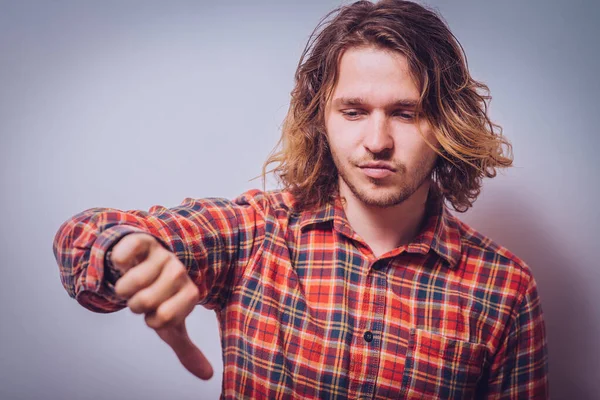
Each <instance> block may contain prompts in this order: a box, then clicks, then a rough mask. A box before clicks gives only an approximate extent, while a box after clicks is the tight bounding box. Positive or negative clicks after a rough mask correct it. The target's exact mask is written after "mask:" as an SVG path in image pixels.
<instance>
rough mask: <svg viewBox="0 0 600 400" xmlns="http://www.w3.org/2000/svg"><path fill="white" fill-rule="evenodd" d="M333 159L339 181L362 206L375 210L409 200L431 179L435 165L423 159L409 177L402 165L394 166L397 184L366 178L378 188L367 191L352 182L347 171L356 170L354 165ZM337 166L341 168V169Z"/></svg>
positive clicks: (432, 161)
mask: <svg viewBox="0 0 600 400" xmlns="http://www.w3.org/2000/svg"><path fill="white" fill-rule="evenodd" d="M333 157H334V162H335V164H336V166H338V167H337V170H338V174H339V177H340V179H341V180H343V181H344V183H345V184H346V186H348V188H349V189H350V191H351V192H352V194H353V195H354V196H355V197H356V198H357V199H358V200H359V201H360V202H362V203H363V204H365V205H367V206H370V207H376V208H389V207H393V206H396V205H398V204H401V203H403V202H404V201H406V199H408V198H410V196H412V195H413V194H414V193H415V192H416V191H417V189H419V188H420V187H421V185H423V184H424V183H425V182H426V181H427V180H429V179H430V178H431V176H432V171H433V167H434V164H435V159H433V160H430V159H428V158H423V159H421V160H420V162H419V163H418V164H417V167H416V168H415V170H414V172H413V173H412V174H410V175H409V174H408V173H407V169H406V166H404V165H403V164H400V165H398V164H396V165H395V167H396V169H397V170H396V174H399V175H400V183H397V184H395V185H394V186H392V185H390V184H387V185H384V184H382V181H381V180H379V179H373V178H368V180H369V182H370V183H371V184H374V185H375V186H376V187H380V188H376V189H374V190H369V189H368V188H366V187H359V185H358V184H360V183H359V182H356V181H357V180H354V181H353V180H352V177H351V173H350V171H348V170H349V169H350V168H356V163H353V162H351V161H350V162H349V163H347V164H342V163H340V160H339V159H337V157H335V155H334V156H333ZM339 166H342V168H340V167H339ZM396 179H398V177H396ZM357 183H358V184H357ZM378 192H379V193H378Z"/></svg>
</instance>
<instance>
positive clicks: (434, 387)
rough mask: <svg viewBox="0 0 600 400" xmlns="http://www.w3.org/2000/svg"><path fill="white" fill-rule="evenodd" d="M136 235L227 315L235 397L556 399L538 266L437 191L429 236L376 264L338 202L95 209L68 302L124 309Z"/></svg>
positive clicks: (73, 263)
mask: <svg viewBox="0 0 600 400" xmlns="http://www.w3.org/2000/svg"><path fill="white" fill-rule="evenodd" d="M139 231H143V232H148V233H150V234H152V235H154V236H155V237H156V238H157V239H159V240H160V241H161V242H162V243H163V245H165V246H166V247H167V248H169V249H170V250H171V251H173V252H174V253H175V254H176V255H177V256H178V258H179V259H180V260H181V261H182V262H183V263H184V264H185V265H186V267H187V268H188V271H189V275H190V277H191V278H192V280H193V281H194V282H195V283H196V284H197V285H198V288H199V289H200V293H201V298H202V300H201V304H203V305H204V306H206V307H208V308H210V309H214V310H215V312H216V314H217V317H218V320H219V324H220V331H221V336H222V344H223V365H224V372H223V387H222V398H226V399H241V398H265V399H288V398H293V399H312V398H320V399H333V398H339V399H347V398H352V399H356V398H361V399H362V398H369V399H373V398H375V399H389V398H408V399H413V398H415V399H416V398H418V399H439V398H441V399H450V398H451V399H470V398H490V399H499V398H502V399H505V398H506V399H517V398H518V399H545V398H547V397H548V381H547V372H548V369H547V350H546V335H545V326H544V321H543V316H542V309H541V305H540V299H539V297H538V293H537V290H536V283H535V280H534V278H533V276H532V274H531V271H530V269H529V268H528V267H527V265H526V264H525V263H524V262H523V261H522V260H520V259H519V258H517V257H516V256H515V255H513V254H512V253H510V252H509V251H508V250H506V249H505V248H503V247H501V246H499V245H497V244H495V243H494V242H492V241H491V240H489V239H488V238H486V237H484V236H482V235H481V234H480V233H478V232H476V231H475V230H473V229H472V228H470V227H469V226H467V225H466V224H464V223H462V222H461V221H459V220H458V219H457V218H456V217H454V216H453V215H452V214H450V212H449V211H448V209H447V208H446V206H444V204H443V202H442V201H441V198H440V196H439V195H437V194H436V192H434V191H433V190H432V191H431V193H430V196H429V199H428V204H427V213H426V219H425V224H424V226H423V228H422V231H421V232H420V234H419V235H418V236H417V237H416V238H415V239H414V241H413V242H412V243H410V244H409V245H406V246H401V247H399V248H397V249H395V250H393V251H391V252H389V253H386V254H384V255H382V256H381V257H379V258H377V257H375V256H374V255H373V253H372V252H371V250H370V249H369V247H368V246H367V245H366V244H365V243H364V241H363V240H361V238H360V237H359V236H358V235H357V234H356V233H355V232H354V230H353V229H352V227H351V226H350V225H349V224H348V221H347V220H346V218H345V215H344V210H343V208H342V207H341V204H340V202H339V201H338V202H336V203H335V204H328V205H326V206H325V207H323V208H321V209H319V210H315V211H310V212H309V211H305V212H295V211H294V209H293V199H292V197H291V195H290V194H289V193H287V192H271V193H264V192H260V191H257V190H253V191H249V192H247V193H245V194H244V195H242V196H240V197H239V198H238V199H236V200H234V201H228V200H224V199H201V200H197V199H196V200H195V199H186V200H184V202H183V203H182V204H181V205H180V206H178V207H175V208H171V209H167V208H164V207H161V206H155V207H152V208H151V209H150V210H149V212H144V211H127V212H123V211H119V210H115V209H99V208H95V209H90V210H87V211H84V212H82V213H80V214H78V215H76V216H75V217H73V218H72V219H70V220H69V221H67V222H65V223H64V224H63V226H62V227H61V228H60V230H59V232H58V233H57V235H56V238H55V242H54V252H55V255H56V258H57V261H58V263H59V265H60V271H61V279H62V282H63V284H64V286H65V287H66V289H67V291H68V292H69V294H70V295H71V296H73V297H75V298H76V299H77V300H78V301H79V302H80V303H81V304H82V305H84V306H85V307H87V308H89V309H91V310H93V311H97V312H111V311H116V310H119V309H121V308H123V307H124V306H125V304H124V303H123V302H120V301H119V300H118V299H117V298H116V297H115V294H114V290H113V282H114V280H115V279H117V278H118V276H114V274H115V273H116V272H115V271H114V270H113V268H112V266H111V265H110V263H108V262H105V260H106V259H107V258H106V255H107V253H108V251H109V250H110V248H111V246H112V245H114V244H115V243H116V241H117V240H119V239H120V238H122V237H123V236H124V235H126V234H128V233H132V232H139Z"/></svg>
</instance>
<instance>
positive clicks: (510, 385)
mask: <svg viewBox="0 0 600 400" xmlns="http://www.w3.org/2000/svg"><path fill="white" fill-rule="evenodd" d="M490 368H491V369H490V376H489V380H488V386H487V393H486V394H487V397H486V398H488V399H547V398H548V397H549V394H548V350H547V342H546V328H545V324H544V319H543V313H542V308H541V304H540V299H539V297H538V292H537V287H536V283H535V280H534V279H533V277H531V280H530V282H529V285H528V287H527V290H526V292H525V294H524V296H523V297H522V300H521V301H520V304H519V305H518V306H517V308H516V309H515V314H513V318H512V323H511V327H510V329H509V331H508V334H507V335H506V338H505V339H504V341H503V343H502V344H501V346H500V348H499V349H498V352H497V354H496V357H495V358H494V360H493V363H492V365H491V367H490Z"/></svg>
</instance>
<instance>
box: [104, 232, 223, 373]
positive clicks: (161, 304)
mask: <svg viewBox="0 0 600 400" xmlns="http://www.w3.org/2000/svg"><path fill="white" fill-rule="evenodd" d="M111 261H112V263H113V265H114V266H115V268H117V269H118V270H120V271H121V272H122V273H123V276H122V277H121V278H120V279H119V280H118V281H117V282H116V284H115V292H116V293H117V295H119V296H121V297H123V298H126V299H127V307H129V308H130V309H131V311H133V312H134V313H136V314H145V320H146V324H147V325H148V326H149V327H151V328H153V329H154V330H155V331H156V333H158V335H159V336H160V337H161V339H163V340H164V341H165V342H166V343H167V344H168V345H169V346H171V348H172V349H173V350H174V351H175V354H176V355H177V357H178V358H179V360H180V361H181V363H182V364H183V365H184V366H185V368H186V369H187V370H188V371H190V372H191V373H192V374H194V375H195V376H197V377H198V378H200V379H209V378H210V377H212V375H213V369H212V366H211V365H210V363H209V362H208V360H207V359H206V357H205V356H204V354H202V352H201V351H200V349H198V347H196V345H194V344H193V343H192V341H191V340H190V338H189V336H188V334H187V330H186V328H185V318H186V317H187V316H188V315H189V314H190V313H191V312H192V310H193V309H194V307H195V306H196V304H197V303H198V300H199V293H198V288H197V287H196V285H195V284H194V283H193V282H192V280H191V279H190V277H189V276H188V274H187V271H186V269H185V266H184V265H183V264H182V263H181V261H179V260H178V259H177V257H176V256H175V255H174V254H173V253H171V252H170V251H169V250H167V249H165V248H164V247H163V246H162V245H161V244H160V243H159V242H158V241H157V240H156V239H155V238H154V237H152V236H151V235H148V234H145V233H132V234H129V235H127V236H125V237H124V238H123V239H121V240H120V241H119V242H118V243H117V244H116V245H115V247H114V248H113V251H112V256H111Z"/></svg>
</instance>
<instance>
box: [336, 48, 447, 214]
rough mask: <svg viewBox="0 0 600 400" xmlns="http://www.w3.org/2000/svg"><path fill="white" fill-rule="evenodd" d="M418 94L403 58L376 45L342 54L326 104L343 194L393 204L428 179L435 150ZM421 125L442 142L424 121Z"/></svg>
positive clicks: (371, 202) (372, 203)
mask: <svg viewBox="0 0 600 400" xmlns="http://www.w3.org/2000/svg"><path fill="white" fill-rule="evenodd" d="M418 98H419V90H418V88H417V86H416V85H415V83H414V82H413V80H412V78H411V76H410V73H409V69H408V63H407V60H406V57H405V56H403V55H401V54H399V53H393V52H390V51H385V50H381V49H377V48H374V47H362V48H351V49H348V50H347V51H346V52H345V53H344V54H343V56H342V58H341V60H340V65H339V80H338V83H337V85H336V87H335V88H334V92H333V95H332V96H331V99H330V101H329V102H328V104H327V106H326V108H325V126H326V129H327V137H328V141H329V145H330V149H331V153H332V156H333V160H334V162H335V165H336V167H337V169H338V172H339V186H340V193H341V194H342V195H344V196H349V195H351V196H354V197H356V198H357V199H358V200H359V201H361V202H363V203H364V204H366V205H369V206H375V207H381V208H384V207H391V206H394V205H397V204H400V203H402V202H403V201H404V200H406V199H407V198H408V197H410V196H411V195H412V194H413V193H414V192H415V191H416V190H417V189H418V188H419V187H420V186H421V185H422V184H423V183H424V182H425V181H426V180H428V178H429V177H430V176H431V171H432V169H433V167H434V164H435V161H436V159H437V154H436V153H435V151H433V150H432V149H431V148H430V147H429V146H428V145H427V143H426V142H425V140H424V139H423V136H421V134H420V133H419V132H418V129H417V125H416V124H415V121H414V117H415V111H414V104H415V103H416V101H417V99H418ZM420 129H421V132H422V133H423V135H424V136H425V137H426V138H427V140H428V141H429V142H430V143H432V144H433V145H435V146H437V145H438V142H437V141H436V139H435V137H434V135H433V133H432V131H431V129H430V127H429V125H428V124H427V122H426V121H423V119H422V120H421V122H420Z"/></svg>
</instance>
